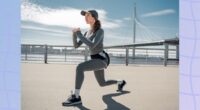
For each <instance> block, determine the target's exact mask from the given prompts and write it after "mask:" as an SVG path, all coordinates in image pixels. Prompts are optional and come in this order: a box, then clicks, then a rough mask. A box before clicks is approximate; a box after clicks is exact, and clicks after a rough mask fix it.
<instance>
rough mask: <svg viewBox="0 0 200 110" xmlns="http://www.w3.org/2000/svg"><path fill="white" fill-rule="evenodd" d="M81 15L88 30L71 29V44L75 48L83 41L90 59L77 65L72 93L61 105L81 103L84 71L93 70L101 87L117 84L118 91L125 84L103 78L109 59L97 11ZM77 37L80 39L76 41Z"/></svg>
mask: <svg viewBox="0 0 200 110" xmlns="http://www.w3.org/2000/svg"><path fill="white" fill-rule="evenodd" d="M81 15H83V16H85V21H86V23H87V24H89V25H90V30H88V31H87V32H86V33H85V34H84V35H83V34H82V33H81V30H80V28H75V29H73V30H72V31H73V44H74V47H75V48H78V47H80V46H81V44H82V43H85V44H86V45H87V46H88V47H89V51H90V57H91V59H90V60H89V61H85V62H82V63H80V64H79V65H78V66H77V68H76V80H75V90H74V93H72V95H71V96H69V98H68V99H67V100H66V101H65V102H63V103H62V104H63V106H70V105H75V104H81V103H82V102H81V96H80V95H79V93H80V89H81V86H82V83H83V80H84V72H85V71H94V74H95V77H96V79H97V81H98V83H99V85H100V86H101V87H103V86H108V85H111V84H117V85H118V90H117V91H119V92H120V91H122V90H123V87H124V85H125V84H126V82H125V81H124V80H121V81H117V80H107V81H106V80H105V77H104V69H105V68H107V66H108V65H109V63H110V60H109V56H108V54H107V53H106V52H105V51H104V50H103V38H104V30H103V29H102V28H101V23H100V21H99V20H98V13H97V11H96V10H89V11H81ZM77 37H78V38H79V39H80V40H79V41H78V42H77Z"/></svg>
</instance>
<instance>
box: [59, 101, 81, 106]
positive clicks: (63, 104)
mask: <svg viewBox="0 0 200 110" xmlns="http://www.w3.org/2000/svg"><path fill="white" fill-rule="evenodd" d="M78 104H82V102H75V103H71V104H66V103H62V106H73V105H78Z"/></svg>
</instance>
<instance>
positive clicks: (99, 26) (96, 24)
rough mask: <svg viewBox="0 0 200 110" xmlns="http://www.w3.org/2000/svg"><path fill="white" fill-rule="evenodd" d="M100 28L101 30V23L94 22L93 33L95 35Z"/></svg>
mask: <svg viewBox="0 0 200 110" xmlns="http://www.w3.org/2000/svg"><path fill="white" fill-rule="evenodd" d="M100 28H101V22H100V20H96V21H95V23H94V25H93V32H94V33H95V32H96V31H97V30H98V29H100Z"/></svg>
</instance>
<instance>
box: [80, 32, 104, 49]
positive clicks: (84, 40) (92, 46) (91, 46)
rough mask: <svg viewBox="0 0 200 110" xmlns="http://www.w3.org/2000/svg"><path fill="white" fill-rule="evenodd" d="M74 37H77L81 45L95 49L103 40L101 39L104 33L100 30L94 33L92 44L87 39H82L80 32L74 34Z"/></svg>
mask: <svg viewBox="0 0 200 110" xmlns="http://www.w3.org/2000/svg"><path fill="white" fill-rule="evenodd" d="M76 36H77V37H79V39H80V40H81V41H82V42H83V43H85V44H86V45H88V46H89V47H90V48H95V47H96V46H97V45H98V44H99V43H100V42H101V40H102V39H103V37H104V31H103V30H102V29H99V30H98V31H97V32H96V35H95V40H94V42H92V41H90V40H89V39H87V38H86V37H84V36H83V34H82V33H81V32H80V31H78V32H76Z"/></svg>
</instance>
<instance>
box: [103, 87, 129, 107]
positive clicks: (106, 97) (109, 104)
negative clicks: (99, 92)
mask: <svg viewBox="0 0 200 110" xmlns="http://www.w3.org/2000/svg"><path fill="white" fill-rule="evenodd" d="M128 93H130V91H122V92H119V93H112V94H106V95H104V96H103V97H102V99H103V101H104V103H105V104H106V105H107V108H106V109H105V110H130V109H129V108H128V107H126V106H125V105H123V104H121V103H119V102H117V101H115V100H114V99H112V97H117V96H120V95H124V94H128Z"/></svg>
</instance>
